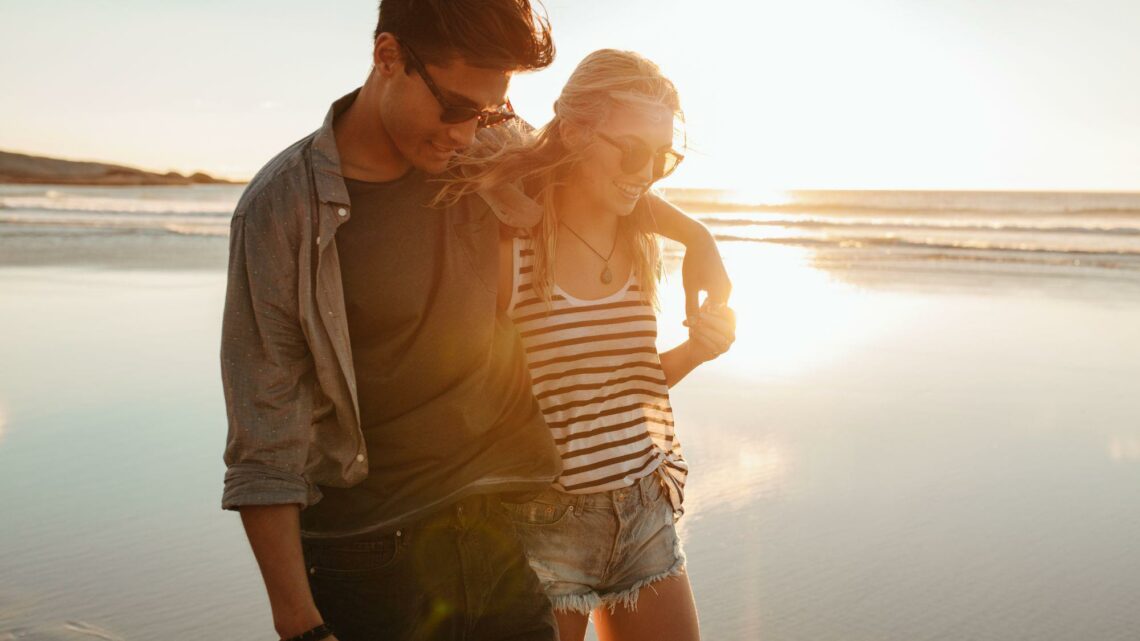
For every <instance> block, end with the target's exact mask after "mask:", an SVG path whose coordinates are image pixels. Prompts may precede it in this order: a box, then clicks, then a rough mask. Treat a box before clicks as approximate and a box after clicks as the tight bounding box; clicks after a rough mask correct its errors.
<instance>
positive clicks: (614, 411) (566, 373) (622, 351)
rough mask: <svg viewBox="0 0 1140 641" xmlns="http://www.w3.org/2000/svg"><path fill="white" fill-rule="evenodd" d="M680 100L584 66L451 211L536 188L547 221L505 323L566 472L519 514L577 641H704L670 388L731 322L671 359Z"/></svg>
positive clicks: (509, 276)
mask: <svg viewBox="0 0 1140 641" xmlns="http://www.w3.org/2000/svg"><path fill="white" fill-rule="evenodd" d="M680 118H681V109H680V103H679V99H678V96H677V91H676V89H675V88H674V86H673V84H672V83H671V82H670V81H669V80H668V79H666V78H665V77H664V76H663V75H662V74H661V71H660V69H659V68H658V67H657V66H656V65H655V64H653V63H652V62H650V61H649V60H647V59H645V58H644V57H642V56H640V55H638V54H635V53H630V52H624V51H615V50H608V49H607V50H601V51H596V52H594V53H592V54H590V55H589V56H587V57H586V59H585V60H583V61H582V62H581V64H579V66H578V68H577V69H576V70H575V71H574V73H573V75H571V77H570V79H569V81H568V82H567V84H566V86H565V87H564V88H563V91H562V94H561V96H560V97H559V99H558V101H557V102H556V103H555V117H554V119H553V120H552V121H551V122H550V123H549V124H547V125H546V126H545V127H543V128H542V129H541V130H539V131H538V132H536V133H535V134H534V135H520V136H516V137H515V139H514V140H512V141H510V142H503V141H501V140H500V142H499V143H498V146H497V148H496V149H495V150H494V151H493V152H491V151H489V150H488V149H487V148H484V150H483V152H482V154H481V155H480V154H476V156H478V159H476V158H472V159H471V160H469V161H465V162H462V163H460V169H461V170H462V171H463V172H464V174H465V175H466V176H468V177H467V178H466V179H462V180H457V181H456V182H454V183H452V184H451V185H449V186H448V187H447V188H446V189H445V191H444V195H443V198H458V197H460V196H461V195H463V194H466V193H470V192H473V191H476V190H481V189H487V188H493V187H496V186H499V185H502V184H506V183H512V182H513V183H518V182H521V184H522V186H523V188H524V190H525V191H527V192H528V193H529V194H531V195H532V196H534V197H535V199H536V200H537V201H538V202H539V203H540V204H541V205H542V209H543V216H542V222H541V223H540V225H539V226H538V227H536V228H535V229H534V231H533V232H532V235H531V237H529V238H525V239H524V238H512V237H509V236H507V235H505V237H504V239H503V241H502V243H501V256H502V260H501V268H500V279H499V280H500V283H499V292H500V297H499V301H500V307H501V308H502V309H503V310H504V311H506V313H507V314H509V316H510V317H511V319H512V320H513V321H514V323H515V325H516V326H517V328H518V331H519V334H520V336H521V338H522V341H523V345H524V347H525V349H526V353H527V359H528V365H529V367H530V372H531V378H532V381H533V386H534V392H535V396H536V397H537V398H538V401H539V404H540V406H541V407H542V410H543V413H544V415H545V417H546V420H547V424H548V426H549V428H550V429H551V432H552V435H553V437H554V439H555V443H556V445H557V446H558V448H559V451H560V453H561V455H562V460H563V472H562V475H561V476H560V477H559V478H558V480H557V481H556V482H555V484H554V486H553V487H552V488H551V489H549V490H547V491H546V492H543V493H542V494H541V495H539V496H538V497H537V498H535V499H534V500H532V501H530V502H528V503H523V504H508V510H509V511H510V512H511V515H512V517H513V518H514V520H515V522H516V525H517V527H518V531H519V533H520V535H521V537H522V538H523V541H524V543H525V544H526V547H527V553H528V557H529V559H530V562H531V565H532V567H533V568H534V570H535V572H536V573H537V574H538V576H539V578H540V579H541V580H542V582H543V586H544V588H545V589H546V591H547V594H548V595H549V596H550V598H551V601H552V603H553V605H554V609H555V612H556V614H557V616H558V623H559V629H560V631H561V639H562V641H580V640H581V639H582V638H583V637H584V634H585V630H586V626H587V623H588V616H589V615H590V614H591V613H593V614H594V621H595V627H596V629H597V631H598V634H599V637H600V638H601V639H603V640H609V639H621V640H623V641H629V640H636V639H655V640H659V639H697V638H699V631H698V628H697V617H696V608H695V606H694V603H693V597H692V592H691V589H690V585H689V580H688V576H687V574H686V572H685V557H684V554H683V552H682V550H681V544H680V540H679V538H678V536H677V532H676V528H675V521H676V518H679V516H680V514H681V512H682V496H683V488H684V482H685V477H686V474H687V470H688V466H687V465H686V463H685V461H684V459H683V458H682V456H681V449H680V445H679V443H678V441H677V439H676V438H675V435H674V432H673V415H672V410H671V408H670V405H669V394H668V390H669V388H670V387H671V386H672V385H674V384H676V383H677V382H678V381H680V380H681V379H682V378H683V377H684V376H685V375H686V374H688V373H689V372H690V371H692V370H693V368H695V367H696V366H697V365H699V364H701V363H703V362H705V361H707V360H710V359H712V358H715V357H716V356H718V355H719V354H721V353H723V352H724V351H725V350H727V349H728V347H729V346H730V345H731V343H732V341H733V334H734V320H733V316H732V312H731V311H730V310H727V309H725V308H721V309H715V310H714V309H711V308H710V307H711V306H709V305H706V306H705V307H704V308H703V309H702V312H701V314H700V317H699V318H696V319H690V320H689V321H686V324H687V325H688V326H689V331H690V338H689V340H687V341H685V342H684V343H682V344H681V345H679V346H677V347H676V348H674V349H671V350H669V351H667V352H665V353H663V354H658V352H657V349H656V345H655V342H656V336H657V323H656V316H655V300H656V297H655V293H656V285H657V280H658V277H659V276H660V273H661V269H660V261H661V258H660V251H659V248H658V245H657V239H656V237H655V235H654V233H653V230H654V225H653V216H652V209H651V207H650V205H649V201H648V200H647V199H645V198H643V197H644V196H645V194H646V192H647V191H648V189H649V188H650V187H651V185H652V184H653V183H654V182H655V181H657V180H659V179H661V178H663V177H664V176H666V175H668V174H669V173H670V172H672V171H673V169H675V168H676V166H677V164H678V163H679V162H680V161H681V159H682V156H681V154H680V153H678V152H677V151H675V150H673V149H672V142H673V139H674V131H675V127H674V123H675V122H677V121H678V120H679V119H680Z"/></svg>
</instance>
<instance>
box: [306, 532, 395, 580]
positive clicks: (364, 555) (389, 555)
mask: <svg viewBox="0 0 1140 641" xmlns="http://www.w3.org/2000/svg"><path fill="white" fill-rule="evenodd" d="M303 547H304V552H305V567H306V569H307V570H308V572H309V574H310V575H311V576H315V577H327V578H340V579H354V578H356V579H365V578H368V577H371V576H374V575H376V574H378V573H383V572H386V571H388V570H390V569H391V568H392V567H394V566H395V565H396V564H397V563H398V562H399V560H400V558H401V557H403V551H404V547H405V544H404V542H403V538H402V537H400V536H396V535H394V534H393V535H389V536H386V537H384V538H383V539H380V540H376V541H365V542H356V543H326V542H320V543H311V542H305V543H304V545H303Z"/></svg>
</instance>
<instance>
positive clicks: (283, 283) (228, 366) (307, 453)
mask: <svg viewBox="0 0 1140 641" xmlns="http://www.w3.org/2000/svg"><path fill="white" fill-rule="evenodd" d="M355 97H356V92H353V93H352V94H349V95H347V96H345V97H343V98H341V99H340V100H338V101H337V102H335V103H334V104H333V105H332V108H331V109H330V110H329V112H328V115H327V117H326V119H325V122H324V124H323V125H322V126H321V128H320V129H319V130H317V131H316V132H315V133H313V134H312V135H310V136H308V137H306V138H304V139H302V140H300V141H298V142H297V143H295V144H294V145H292V146H291V147H289V148H288V149H286V150H285V151H284V152H282V153H281V154H279V155H278V156H277V157H276V158H274V159H273V160H272V161H270V163H269V164H268V165H266V167H265V168H263V169H262V170H261V172H259V173H258V175H257V176H256V177H255V178H254V179H253V181H252V182H251V183H250V185H249V187H248V188H247V189H246V191H245V193H244V194H243V195H242V198H241V200H240V202H239V203H238V206H237V209H236V211H235V213H234V217H233V222H232V227H231V232H230V264H229V282H228V287H227V292H226V305H225V318H224V321H223V324H222V350H221V357H222V358H221V360H222V379H223V385H224V388H225V395H226V410H227V414H228V418H229V436H228V440H227V444H226V451H225V462H226V465H227V470H226V475H225V489H224V493H223V497H222V506H223V507H224V508H226V509H236V508H238V507H240V506H243V505H271V504H289V503H296V504H300V505H302V506H308V505H312V504H313V503H316V502H317V501H318V500H320V498H321V492H320V490H319V489H318V486H322V485H323V486H326V487H350V486H354V485H356V484H358V483H360V481H362V480H363V479H365V478H366V477H367V476H368V474H369V460H368V451H367V447H366V445H365V438H364V435H363V433H362V431H361V417H360V409H359V408H360V403H359V401H358V398H357V386H356V381H355V378H354V374H353V363H352V349H351V346H350V344H349V335H348V324H347V321H346V318H345V311H344V310H345V303H344V293H343V289H342V278H341V271H340V264H339V260H338V257H337V249H336V244H335V242H334V237H335V235H336V232H337V229H338V228H339V227H340V226H341V225H342V224H344V223H345V222H346V221H347V220H348V219H349V218H350V217H351V215H352V212H351V210H350V203H349V198H348V192H347V189H346V187H345V184H344V179H343V177H342V174H341V169H340V159H339V154H338V152H337V147H336V139H335V136H334V133H333V122H334V120H335V119H336V117H337V116H338V115H339V114H340V113H341V112H342V111H344V109H346V108H347V107H348V106H349V105H350V104H351V103H352V101H353V100H354V99H355ZM514 197H517V195H516V196H514ZM484 201H485V202H486V204H490V205H491V208H492V210H493V211H494V212H495V214H497V215H498V216H499V218H500V219H501V220H503V221H504V222H508V223H513V224H516V225H519V226H523V225H527V224H530V223H533V219H530V220H526V219H525V217H526V216H528V215H533V213H532V212H527V211H524V209H522V208H520V206H516V205H518V203H513V202H512V196H495V195H493V194H492V195H486V194H485V195H483V200H481V201H478V202H480V203H483V202H484ZM460 206H463V205H460ZM528 387H529V385H528ZM526 393H527V394H528V395H529V390H527V392H526ZM532 400H533V399H532ZM540 424H541V421H540ZM524 427H526V428H527V429H533V428H534V426H533V425H528V426H524ZM539 429H540V430H541V432H542V439H546V440H545V441H543V440H536V441H534V443H536V444H537V445H536V447H537V448H538V450H539V451H537V452H530V453H528V456H530V460H531V466H532V467H531V468H530V469H529V470H528V472H527V474H526V475H525V476H526V478H528V479H530V481H529V482H531V483H534V484H536V485H538V486H542V485H544V484H547V483H549V481H550V480H551V479H553V478H554V477H555V476H556V475H557V472H558V458H557V454H556V452H555V451H554V448H553V445H552V443H550V441H549V438H550V437H549V435H548V434H546V433H545V432H546V430H545V428H544V427H540V428H539ZM516 480H517V477H516Z"/></svg>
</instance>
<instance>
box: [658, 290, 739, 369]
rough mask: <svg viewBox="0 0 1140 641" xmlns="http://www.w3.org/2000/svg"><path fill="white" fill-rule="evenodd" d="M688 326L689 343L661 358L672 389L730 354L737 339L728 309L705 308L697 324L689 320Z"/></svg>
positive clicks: (732, 314) (707, 306) (734, 317)
mask: <svg viewBox="0 0 1140 641" xmlns="http://www.w3.org/2000/svg"><path fill="white" fill-rule="evenodd" d="M713 310H716V311H713ZM685 325H687V326H688V328H689V340H687V341H685V342H683V343H681V344H680V345H678V346H676V347H674V348H673V349H671V350H669V351H667V352H665V353H664V354H662V355H661V369H662V370H663V371H664V372H665V384H666V385H668V386H669V387H670V388H672V387H673V386H674V385H676V384H677V383H679V382H681V379H683V378H685V376H687V375H688V374H689V372H691V371H693V370H694V369H696V368H697V366H698V365H701V364H702V363H707V362H708V361H711V360H713V359H714V358H716V357H718V356H720V355H721V354H723V353H725V352H727V351H728V350H729V348H731V347H732V343H733V342H734V341H735V340H736V314H735V313H733V311H732V310H731V309H729V308H728V307H724V306H719V307H718V306H715V305H706V306H705V308H704V309H702V310H701V311H700V312H699V313H698V314H697V317H696V320H695V321H694V320H686V321H685Z"/></svg>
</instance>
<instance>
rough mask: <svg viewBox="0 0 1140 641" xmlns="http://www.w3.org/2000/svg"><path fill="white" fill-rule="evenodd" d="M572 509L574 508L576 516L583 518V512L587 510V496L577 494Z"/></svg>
mask: <svg viewBox="0 0 1140 641" xmlns="http://www.w3.org/2000/svg"><path fill="white" fill-rule="evenodd" d="M571 507H573V508H574V513H575V514H577V515H579V516H581V515H582V513H583V511H584V510H585V508H586V495H585V494H575V495H574V505H573V506H571Z"/></svg>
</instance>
